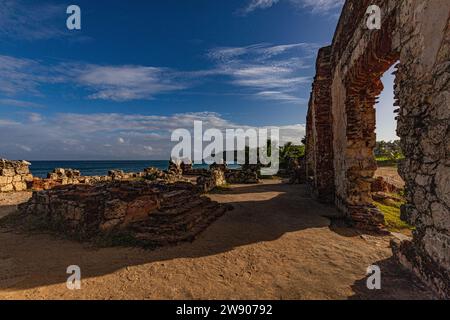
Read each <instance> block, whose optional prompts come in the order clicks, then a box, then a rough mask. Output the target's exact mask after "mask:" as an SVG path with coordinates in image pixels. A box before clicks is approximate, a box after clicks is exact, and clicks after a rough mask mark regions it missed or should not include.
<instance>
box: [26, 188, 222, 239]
mask: <svg viewBox="0 0 450 320" xmlns="http://www.w3.org/2000/svg"><path fill="white" fill-rule="evenodd" d="M228 209H230V208H229V207H228V206H223V205H220V204H219V203H217V202H214V201H211V200H210V199H209V198H207V197H204V196H201V195H200V194H199V193H198V190H197V188H196V187H195V186H194V185H192V184H189V183H176V184H161V183H150V182H145V181H112V182H106V183H103V184H96V185H69V186H61V187H57V188H54V189H51V190H46V191H39V192H34V193H33V196H32V198H31V199H30V201H28V202H27V203H25V204H23V205H21V206H20V207H19V210H20V212H21V217H22V218H24V221H28V222H29V223H30V222H33V221H34V222H35V223H38V224H39V225H41V226H42V225H46V226H48V228H50V229H53V230H55V231H57V232H61V233H63V234H65V235H67V234H70V235H74V236H76V237H77V238H81V239H83V240H88V239H92V238H96V237H99V236H100V237H101V236H105V235H109V236H114V235H118V236H119V237H120V238H121V239H124V238H126V239H128V240H127V241H128V244H132V243H137V244H140V245H145V246H161V245H166V244H175V243H177V242H180V241H185V240H193V239H194V238H195V236H196V235H197V234H198V233H200V232H201V231H203V230H204V229H205V228H206V227H207V226H208V225H209V224H210V223H211V222H213V221H214V220H215V219H217V218H218V217H219V216H221V215H222V214H224V213H225V211H226V210H228ZM119 244H120V243H119Z"/></svg>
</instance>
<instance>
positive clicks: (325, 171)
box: [307, 46, 334, 202]
mask: <svg viewBox="0 0 450 320" xmlns="http://www.w3.org/2000/svg"><path fill="white" fill-rule="evenodd" d="M330 58H331V46H330V47H325V48H322V49H320V50H319V53H318V57H317V63H316V77H315V78H314V83H313V91H312V94H311V103H310V112H309V114H308V120H307V122H308V123H310V131H309V132H308V136H309V137H310V139H312V141H314V143H312V144H311V143H309V145H310V146H312V150H310V151H311V152H309V154H311V153H313V154H314V156H313V158H308V159H307V163H308V165H309V168H310V169H309V173H308V176H309V177H310V179H308V180H309V181H308V182H309V183H310V184H311V185H312V190H313V191H314V196H315V197H316V198H317V199H319V200H320V201H323V202H332V201H333V199H334V169H333V145H332V142H333V131H332V123H333V122H332V117H331V62H330Z"/></svg>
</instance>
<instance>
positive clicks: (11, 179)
mask: <svg viewBox="0 0 450 320" xmlns="http://www.w3.org/2000/svg"><path fill="white" fill-rule="evenodd" d="M29 165H30V163H29V162H26V161H10V160H5V159H0V192H12V191H24V190H26V189H27V182H29V181H32V180H33V176H32V175H31V174H30V170H29V168H28V166H29Z"/></svg>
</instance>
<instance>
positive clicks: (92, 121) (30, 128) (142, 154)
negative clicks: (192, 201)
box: [0, 112, 305, 160]
mask: <svg viewBox="0 0 450 320" xmlns="http://www.w3.org/2000/svg"><path fill="white" fill-rule="evenodd" d="M196 120H198V121H202V122H203V126H204V129H205V130H206V129H207V128H217V129H219V130H225V129H237V128H242V129H245V130H246V129H248V128H251V126H248V125H241V124H237V123H234V122H232V121H229V120H227V119H225V118H223V117H222V116H221V115H220V114H217V113H211V112H199V113H183V114H173V115H170V116H154V115H140V114H118V113H102V114H99V113H97V114H59V115H55V116H48V117H45V118H43V119H42V121H39V122H23V123H18V122H15V121H11V120H7V119H5V120H0V136H8V139H0V150H1V154H0V157H4V158H10V159H23V158H26V159H31V160H39V159H44V160H45V159H61V160H83V159H84V160H108V159H109V160H115V159H117V160H120V159H135V160H139V159H148V158H149V157H150V158H151V159H152V160H164V159H168V158H169V157H170V151H171V149H172V147H173V146H174V145H175V143H173V142H171V141H170V137H171V133H172V132H173V131H174V130H175V129H179V128H185V129H188V130H190V131H192V129H193V123H194V121H196ZM269 128H270V127H269ZM36 132H38V133H39V134H36ZM304 132H305V127H304V125H290V126H281V127H280V133H281V137H280V141H281V144H284V143H286V142H288V141H293V142H295V143H300V141H301V139H302V138H303V136H304ZM121 141H123V143H121ZM125 142H126V143H125ZM23 146H25V147H28V148H29V149H30V150H29V151H28V150H26V149H24V148H23Z"/></svg>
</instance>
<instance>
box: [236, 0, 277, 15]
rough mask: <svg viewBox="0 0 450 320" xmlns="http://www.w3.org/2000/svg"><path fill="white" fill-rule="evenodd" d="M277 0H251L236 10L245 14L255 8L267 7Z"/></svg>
mask: <svg viewBox="0 0 450 320" xmlns="http://www.w3.org/2000/svg"><path fill="white" fill-rule="evenodd" d="M278 1H279V0H251V1H250V3H249V4H248V5H247V7H245V8H243V9H240V10H238V11H237V13H238V14H241V15H246V14H249V13H250V12H253V11H255V10H257V9H267V8H270V7H272V6H273V5H275V4H276V3H277V2H278Z"/></svg>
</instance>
